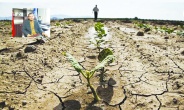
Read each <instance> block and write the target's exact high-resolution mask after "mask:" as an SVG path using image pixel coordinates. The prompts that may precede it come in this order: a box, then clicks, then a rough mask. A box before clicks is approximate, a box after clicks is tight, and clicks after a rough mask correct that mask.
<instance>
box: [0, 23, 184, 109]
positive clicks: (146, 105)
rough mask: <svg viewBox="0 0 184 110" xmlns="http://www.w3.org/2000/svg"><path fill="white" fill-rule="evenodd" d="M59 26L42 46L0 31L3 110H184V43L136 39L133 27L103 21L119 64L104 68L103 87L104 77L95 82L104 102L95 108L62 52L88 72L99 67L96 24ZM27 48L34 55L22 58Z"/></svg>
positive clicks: (173, 38) (159, 37)
mask: <svg viewBox="0 0 184 110" xmlns="http://www.w3.org/2000/svg"><path fill="white" fill-rule="evenodd" d="M62 22H65V20H63V21H60V23H62ZM55 23H56V21H55V22H52V23H51V25H52V26H51V37H50V38H49V39H48V40H47V41H46V43H42V44H40V43H37V42H36V39H34V38H18V37H15V38H10V37H9V35H7V34H6V33H5V32H6V31H1V34H0V109H3V110H184V54H183V53H184V37H179V36H177V35H174V34H170V35H167V34H162V33H155V32H153V31H151V32H149V33H144V36H137V35H136V34H137V32H138V31H139V30H138V29H137V28H134V26H133V24H132V23H124V22H121V21H105V22H104V24H105V30H106V32H107V37H108V38H107V39H106V40H105V44H104V45H103V48H110V49H111V50H112V51H113V52H114V55H115V58H116V59H115V61H114V62H113V63H111V64H109V65H108V66H106V67H105V70H106V72H105V76H104V82H100V72H96V73H95V75H94V76H93V78H92V79H91V83H92V84H93V86H94V87H95V89H96V91H97V93H98V95H99V97H100V98H101V100H100V101H99V102H94V101H93V95H92V93H91V91H90V89H89V88H88V87H87V82H86V80H85V79H84V78H83V76H82V75H80V74H79V73H77V72H76V71H75V70H74V68H73V67H72V66H71V64H70V63H69V62H68V61H67V59H66V58H65V57H64V56H63V55H62V52H64V51H66V52H68V53H70V54H72V55H73V56H74V57H75V58H76V59H77V60H78V61H79V63H80V64H81V65H82V66H83V67H84V68H86V69H88V70H90V69H92V68H93V67H95V66H96V65H97V64H98V57H97V56H98V49H96V48H95V46H93V45H92V44H91V43H90V40H91V38H92V37H93V36H95V31H94V28H93V27H94V24H95V22H93V21H91V20H88V21H81V22H71V23H70V24H69V25H61V26H54V24H55ZM8 28H9V29H10V27H7V30H8ZM5 30H6V29H5ZM10 30H11V29H10ZM4 33H5V34H4ZM166 37H168V38H167V39H166ZM27 45H34V46H35V47H36V50H35V51H33V52H28V53H24V49H25V47H26V46H27Z"/></svg>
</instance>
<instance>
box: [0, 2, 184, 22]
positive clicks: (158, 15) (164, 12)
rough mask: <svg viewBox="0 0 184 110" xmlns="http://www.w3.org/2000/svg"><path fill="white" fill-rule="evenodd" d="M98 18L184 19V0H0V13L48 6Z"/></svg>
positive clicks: (56, 11) (62, 12)
mask: <svg viewBox="0 0 184 110" xmlns="http://www.w3.org/2000/svg"><path fill="white" fill-rule="evenodd" d="M96 4H97V5H98V7H99V17H101V18H134V17H138V18H144V19H165V20H183V21H184V0H154V1H153V0H152V1H151V0H39V2H38V0H14V1H13V0H6V1H5V0H0V13H1V14H0V17H7V16H11V14H12V12H11V11H12V8H18V7H20V8H36V7H38V8H50V10H51V11H50V12H51V13H50V15H68V16H70V17H93V13H92V9H93V7H94V6H95V5H96Z"/></svg>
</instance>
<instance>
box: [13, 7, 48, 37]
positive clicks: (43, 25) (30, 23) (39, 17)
mask: <svg viewBox="0 0 184 110" xmlns="http://www.w3.org/2000/svg"><path fill="white" fill-rule="evenodd" d="M12 12H13V14H12V37H50V9H46V8H13V9H12Z"/></svg>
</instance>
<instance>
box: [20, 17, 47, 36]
mask: <svg viewBox="0 0 184 110" xmlns="http://www.w3.org/2000/svg"><path fill="white" fill-rule="evenodd" d="M22 32H23V34H24V36H27V35H28V34H30V35H33V34H42V32H43V30H42V29H41V27H40V25H39V23H38V21H37V20H34V21H32V22H31V21H30V20H28V19H27V20H24V23H23V27H22Z"/></svg>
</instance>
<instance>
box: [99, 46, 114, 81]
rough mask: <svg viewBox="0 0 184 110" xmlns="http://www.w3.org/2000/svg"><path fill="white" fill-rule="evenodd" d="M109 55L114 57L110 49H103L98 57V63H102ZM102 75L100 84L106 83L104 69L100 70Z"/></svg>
mask: <svg viewBox="0 0 184 110" xmlns="http://www.w3.org/2000/svg"><path fill="white" fill-rule="evenodd" d="M108 55H113V52H112V51H111V50H110V49H109V48H106V49H103V50H102V51H101V52H100V53H99V55H98V61H99V62H102V61H103V60H104V59H105V58H106V57H107V56H108ZM110 63H112V62H110ZM100 73H101V74H100V82H104V73H105V68H104V67H103V68H101V69H100Z"/></svg>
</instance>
